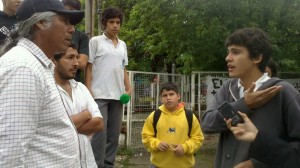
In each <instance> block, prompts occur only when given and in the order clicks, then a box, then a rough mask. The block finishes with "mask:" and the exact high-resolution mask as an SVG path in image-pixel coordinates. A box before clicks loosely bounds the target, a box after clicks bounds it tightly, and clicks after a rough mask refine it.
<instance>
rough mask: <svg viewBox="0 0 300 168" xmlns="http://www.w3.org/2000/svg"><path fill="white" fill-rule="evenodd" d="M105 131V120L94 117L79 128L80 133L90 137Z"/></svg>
mask: <svg viewBox="0 0 300 168" xmlns="http://www.w3.org/2000/svg"><path fill="white" fill-rule="evenodd" d="M102 129H103V120H102V118H100V117H93V118H91V119H90V120H88V121H87V122H85V123H84V124H83V125H82V126H81V127H79V128H77V131H78V133H80V134H85V135H90V134H93V133H96V132H99V131H101V130H102Z"/></svg>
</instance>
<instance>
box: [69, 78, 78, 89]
mask: <svg viewBox="0 0 300 168" xmlns="http://www.w3.org/2000/svg"><path fill="white" fill-rule="evenodd" d="M69 82H70V85H71V87H72V88H77V85H78V83H77V82H76V81H75V80H74V79H70V80H69Z"/></svg>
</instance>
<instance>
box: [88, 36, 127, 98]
mask: <svg viewBox="0 0 300 168" xmlns="http://www.w3.org/2000/svg"><path fill="white" fill-rule="evenodd" d="M89 50H90V52H89V53H90V54H89V61H88V62H89V63H92V64H93V66H92V81H91V89H92V92H93V96H94V98H95V99H114V100H119V98H120V96H121V95H122V94H123V93H125V85H124V68H125V66H126V65H128V56H127V47H126V44H125V42H124V41H122V40H120V39H118V44H117V46H116V47H115V46H114V44H113V42H112V40H110V39H109V38H107V37H106V36H105V35H104V34H103V35H101V36H95V37H93V38H91V40H90V42H89Z"/></svg>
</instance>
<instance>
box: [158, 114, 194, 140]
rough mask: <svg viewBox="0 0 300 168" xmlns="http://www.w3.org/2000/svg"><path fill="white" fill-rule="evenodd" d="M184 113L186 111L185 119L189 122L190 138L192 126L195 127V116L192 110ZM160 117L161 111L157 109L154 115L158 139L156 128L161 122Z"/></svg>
mask: <svg viewBox="0 0 300 168" xmlns="http://www.w3.org/2000/svg"><path fill="white" fill-rule="evenodd" d="M184 111H185V117H186V120H187V122H188V126H189V132H188V136H189V137H190V134H191V130H192V126H193V115H194V114H193V113H192V111H191V110H187V109H184ZM160 115H161V110H160V109H156V110H155V111H154V115H153V129H154V137H156V134H157V129H156V126H157V122H158V120H159V117H160Z"/></svg>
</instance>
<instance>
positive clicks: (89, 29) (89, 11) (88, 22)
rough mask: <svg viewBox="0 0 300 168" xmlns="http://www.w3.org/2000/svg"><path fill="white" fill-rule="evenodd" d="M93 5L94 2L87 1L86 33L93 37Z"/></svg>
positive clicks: (91, 0)
mask: <svg viewBox="0 0 300 168" xmlns="http://www.w3.org/2000/svg"><path fill="white" fill-rule="evenodd" d="M92 4H93V0H86V1H85V11H84V12H85V33H86V34H87V35H88V36H89V37H90V38H91V37H92Z"/></svg>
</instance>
